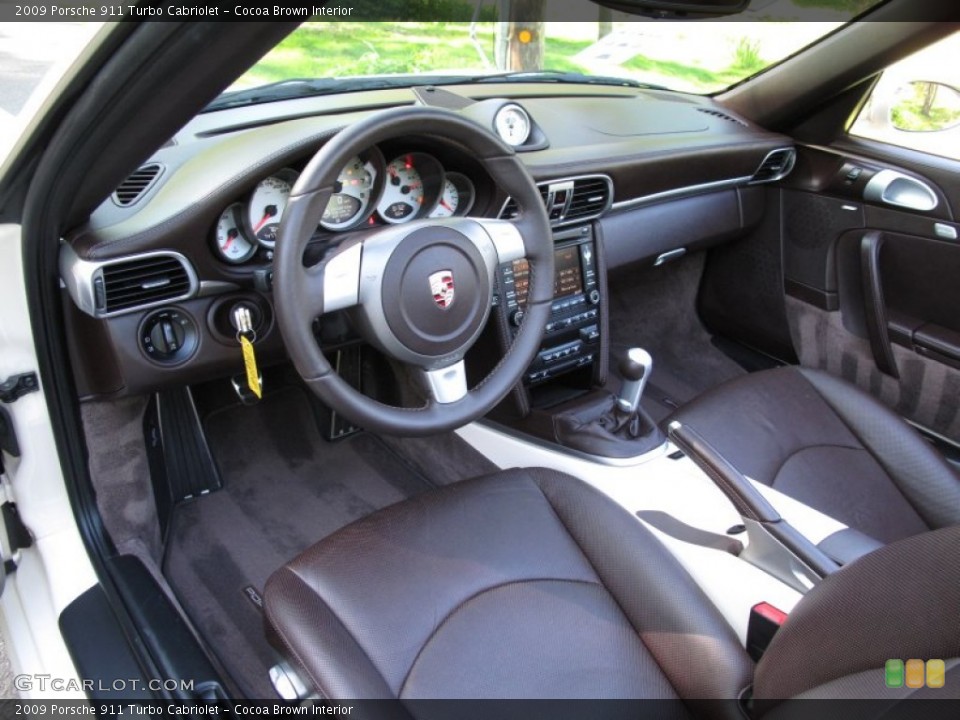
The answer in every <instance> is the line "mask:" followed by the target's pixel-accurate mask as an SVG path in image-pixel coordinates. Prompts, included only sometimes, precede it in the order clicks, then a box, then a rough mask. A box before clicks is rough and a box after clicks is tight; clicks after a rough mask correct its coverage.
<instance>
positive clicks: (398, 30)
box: [213, 0, 877, 107]
mask: <svg viewBox="0 0 960 720" xmlns="http://www.w3.org/2000/svg"><path fill="white" fill-rule="evenodd" d="M514 2H516V0H514ZM875 4H877V2H875V1H872V0H753V3H752V5H751V9H750V10H748V11H747V12H746V13H743V14H741V15H737V16H735V18H736V20H733V21H731V20H729V19H728V20H724V21H685V22H671V21H663V20H646V21H645V20H642V19H638V18H636V17H635V16H629V15H624V14H623V13H619V12H611V11H609V10H605V9H603V8H600V7H599V6H595V5H590V7H591V8H593V9H592V10H591V13H592V16H593V17H596V18H597V20H596V21H595V22H551V21H546V22H528V23H519V22H517V23H509V22H494V21H493V20H487V19H485V18H488V17H490V18H492V17H493V16H494V12H495V8H494V7H493V5H495V3H492V2H490V1H489V0H488V2H487V3H486V4H484V3H480V5H479V8H475V9H474V10H473V13H474V15H475V17H476V21H475V22H407V23H398V22H339V21H335V22H331V21H320V22H307V23H304V24H303V25H302V26H301V27H300V28H298V29H297V30H296V31H294V32H293V33H292V34H291V35H290V36H288V37H287V38H286V39H285V40H284V41H283V42H281V43H280V44H279V45H278V46H277V47H275V48H274V49H273V50H272V51H271V52H269V53H268V54H267V55H266V56H264V57H263V58H262V59H261V60H260V62H258V63H257V64H256V65H255V66H254V67H252V68H251V69H250V70H249V71H248V72H247V73H246V74H244V75H243V76H242V77H240V78H239V79H238V80H237V82H236V83H235V84H234V85H233V86H232V87H231V88H229V90H228V91H227V93H225V94H224V96H222V97H221V100H218V101H217V102H215V103H214V106H213V107H216V106H218V105H219V106H229V105H233V104H245V103H250V102H263V101H267V100H273V99H279V98H283V97H298V96H303V95H315V94H327V93H336V92H349V91H352V90H362V89H371V88H377V87H396V86H409V85H424V84H445V83H455V82H511V81H514V82H515V81H535V82H556V83H562V82H592V83H609V84H630V85H654V86H660V87H665V88H668V89H670V90H678V91H684V92H693V93H714V92H718V91H721V90H724V89H725V88H728V87H730V86H731V85H734V84H736V83H738V82H740V81H742V80H744V79H745V78H748V77H751V76H753V75H755V74H757V73H759V72H761V71H762V70H764V69H766V68H767V67H769V66H770V65H773V64H775V63H777V62H779V61H781V60H782V59H784V58H785V57H788V56H789V55H791V54H793V53H795V52H797V51H798V50H800V49H801V48H803V47H805V46H807V45H809V44H811V43H814V42H816V41H817V40H819V39H820V38H821V37H823V36H824V35H826V34H828V33H830V32H832V31H833V30H835V29H836V28H838V27H839V26H841V25H842V24H844V22H847V21H849V19H850V18H851V17H853V16H855V15H857V14H859V13H861V12H863V11H865V10H867V9H869V8H870V7H871V6H872V5H875ZM547 5H549V2H547ZM488 6H490V7H488ZM467 7H470V6H469V5H468V6H467ZM546 17H550V13H549V8H548V10H547V12H546ZM810 18H815V19H816V21H811V20H810ZM747 20H753V21H749V22H748V21H747ZM301 81H308V82H301ZM318 81H319V82H318ZM268 85H270V87H269V88H266V87H265V86H268ZM253 88H262V89H263V91H262V92H257V91H251V89H253ZM237 91H246V92H242V93H238V92H237ZM231 94H232V96H233V99H234V101H235V102H222V100H223V99H227V100H229V98H230V97H231Z"/></svg>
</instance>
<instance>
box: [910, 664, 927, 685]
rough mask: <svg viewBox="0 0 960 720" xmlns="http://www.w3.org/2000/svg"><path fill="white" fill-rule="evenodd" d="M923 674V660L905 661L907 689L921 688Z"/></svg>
mask: <svg viewBox="0 0 960 720" xmlns="http://www.w3.org/2000/svg"><path fill="white" fill-rule="evenodd" d="M924 674H925V673H924V662H923V660H917V659H911V660H907V664H906V685H907V687H908V688H922V687H923V677H924Z"/></svg>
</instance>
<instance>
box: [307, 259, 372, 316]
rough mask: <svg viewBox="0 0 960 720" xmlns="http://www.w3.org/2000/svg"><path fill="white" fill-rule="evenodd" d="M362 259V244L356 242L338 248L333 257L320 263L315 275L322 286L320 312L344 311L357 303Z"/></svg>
mask: <svg viewBox="0 0 960 720" xmlns="http://www.w3.org/2000/svg"><path fill="white" fill-rule="evenodd" d="M362 258H363V243H362V242H359V241H358V242H354V243H353V244H351V245H349V246H348V247H345V248H340V249H339V251H338V252H337V253H336V254H335V255H333V257H330V258H328V259H327V260H325V261H324V262H323V263H322V265H321V266H320V271H319V272H318V273H317V274H318V276H319V282H320V284H322V286H323V291H322V294H321V297H322V300H323V305H322V308H321V309H322V312H324V313H328V312H333V311H334V310H344V309H346V308H348V307H353V306H354V305H356V304H357V303H358V302H359V296H360V263H361V260H362Z"/></svg>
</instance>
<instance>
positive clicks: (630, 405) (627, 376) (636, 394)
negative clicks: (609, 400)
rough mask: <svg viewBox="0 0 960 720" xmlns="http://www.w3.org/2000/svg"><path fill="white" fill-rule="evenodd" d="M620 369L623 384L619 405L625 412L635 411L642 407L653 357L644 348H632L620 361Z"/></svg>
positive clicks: (618, 399) (618, 398)
mask: <svg viewBox="0 0 960 720" xmlns="http://www.w3.org/2000/svg"><path fill="white" fill-rule="evenodd" d="M619 369H620V374H621V375H622V376H623V385H621V386H620V395H619V396H618V397H617V407H618V408H620V410H622V411H623V412H626V413H635V412H637V408H638V407H640V398H641V397H642V396H643V389H644V387H646V385H647V380H648V379H649V378H650V372H651V371H652V370H653V358H652V357H650V353H648V352H647V351H646V350H644V349H643V348H630V349H629V350H627V354H626V356H625V357H624V358H623V360H621V361H620V366H619Z"/></svg>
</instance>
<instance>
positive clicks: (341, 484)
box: [164, 388, 431, 698]
mask: <svg viewBox="0 0 960 720" xmlns="http://www.w3.org/2000/svg"><path fill="white" fill-rule="evenodd" d="M204 429H205V432H206V436H207V440H208V442H209V445H210V449H211V452H212V454H213V456H214V459H215V460H216V462H217V465H218V467H219V469H220V473H221V475H222V477H223V489H222V490H219V491H217V492H214V493H211V494H209V495H205V496H202V497H199V498H196V499H193V500H190V501H187V502H184V503H182V504H180V505H179V506H177V508H176V510H175V512H174V515H173V522H172V525H171V529H170V534H169V539H168V544H167V551H166V557H165V561H164V573H165V575H166V577H167V579H168V581H169V582H170V585H171V586H172V587H173V589H174V590H175V592H176V594H177V596H178V598H179V599H180V602H181V603H182V604H183V606H184V608H185V609H186V611H187V613H188V614H189V615H190V618H191V620H192V621H193V623H194V625H195V626H196V627H197V629H198V630H199V632H200V634H201V635H202V636H203V638H204V640H205V641H206V642H207V644H208V645H209V646H210V647H211V648H213V649H214V651H215V652H216V654H217V655H218V657H219V659H220V661H221V663H222V664H223V666H224V668H225V669H226V671H227V672H228V673H229V674H230V675H231V677H232V678H233V680H234V681H235V682H236V683H237V685H238V686H239V688H240V689H241V690H242V691H243V692H244V693H246V694H247V696H248V697H251V698H272V697H275V696H276V695H275V693H274V691H273V688H272V686H271V685H270V683H269V680H268V677H267V671H268V669H269V667H270V666H271V665H272V664H274V663H275V662H276V661H277V659H278V656H277V654H276V652H275V651H274V650H273V648H272V647H271V646H270V645H269V643H268V642H267V640H266V635H265V633H264V621H263V615H262V613H261V610H260V609H259V608H258V607H257V604H256V602H255V600H256V598H257V597H259V595H260V593H262V590H263V586H264V583H265V582H266V580H267V578H268V577H269V576H270V574H271V573H273V571H274V570H276V569H277V568H279V567H281V566H282V565H283V564H284V563H285V562H287V561H288V560H290V559H291V558H293V557H294V556H295V555H297V554H298V553H299V552H300V551H302V550H304V549H305V548H307V547H309V546H310V545H312V544H313V543H315V542H316V541H317V540H319V539H321V538H323V537H325V536H327V535H329V534H330V533H332V532H334V531H335V530H337V529H339V528H341V527H343V526H344V525H346V524H348V523H350V522H351V521H353V520H356V519H357V518H360V517H363V516H365V515H368V514H370V513H371V512H373V511H374V510H377V509H379V508H382V507H386V506H387V505H391V504H393V503H395V502H398V501H400V500H403V499H405V498H408V497H413V496H414V495H417V494H419V493H421V492H423V491H425V490H427V489H429V488H430V487H431V485H430V483H428V481H426V480H425V479H424V478H423V477H422V476H421V475H420V474H418V473H417V472H416V471H415V470H413V469H412V468H411V467H410V466H409V465H408V464H407V463H405V462H404V461H402V460H401V459H400V457H399V456H397V455H396V454H395V453H394V452H393V451H392V450H390V448H388V447H387V446H386V445H385V444H384V443H383V442H382V441H381V440H380V439H379V438H377V437H376V436H374V435H369V434H366V433H361V434H358V435H354V436H352V437H350V438H348V439H346V440H342V441H340V442H337V443H329V442H327V441H325V440H324V439H323V438H322V437H321V436H320V434H319V432H318V430H317V427H316V424H315V421H314V416H313V413H312V410H311V406H310V400H309V399H308V397H307V396H306V394H305V392H304V391H303V390H301V389H299V388H284V389H282V390H280V391H278V392H276V393H275V394H272V395H267V396H265V397H264V399H263V401H262V402H260V403H259V404H257V405H255V406H252V407H246V406H240V405H237V406H231V407H227V408H224V409H221V410H217V411H215V412H213V413H212V414H211V415H210V416H209V417H207V418H205V419H204Z"/></svg>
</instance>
